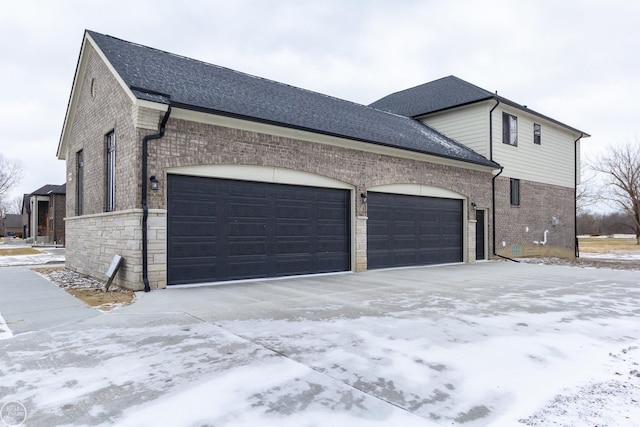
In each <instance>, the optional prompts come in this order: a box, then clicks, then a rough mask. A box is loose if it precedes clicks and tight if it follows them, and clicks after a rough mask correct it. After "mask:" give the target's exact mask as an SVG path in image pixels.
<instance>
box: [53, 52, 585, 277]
mask: <svg viewBox="0 0 640 427" xmlns="http://www.w3.org/2000/svg"><path fill="white" fill-rule="evenodd" d="M88 49H89V51H88V52H87V53H88V54H89V58H88V62H87V67H86V73H85V75H84V79H83V81H82V82H80V84H79V86H78V90H80V91H81V92H80V94H79V97H78V101H77V110H76V117H75V120H74V122H73V128H72V131H71V133H70V135H71V136H70V138H69V139H68V142H67V153H66V158H67V217H68V218H67V223H66V232H67V239H66V244H67V267H69V268H71V269H73V270H76V271H79V272H81V273H83V274H87V275H90V276H94V277H97V278H100V279H101V280H105V277H104V276H103V274H104V272H105V271H106V270H107V268H108V265H109V263H110V261H111V259H112V257H113V255H115V254H119V255H122V256H123V257H124V258H125V264H124V266H123V268H122V269H121V271H120V273H119V274H118V278H117V280H116V282H115V283H116V284H118V285H120V286H124V287H127V288H131V289H141V287H142V265H141V242H140V240H141V217H142V210H141V209H140V193H141V191H140V162H141V155H140V152H141V149H140V147H141V140H142V138H143V137H144V136H145V135H148V134H150V133H155V132H157V125H158V123H159V121H160V118H161V115H162V113H160V112H157V111H152V110H148V109H145V108H142V107H135V106H133V105H132V103H131V100H130V99H129V98H128V96H127V95H126V94H125V93H124V91H123V90H122V89H121V88H120V87H119V85H118V83H117V82H116V80H115V78H114V77H113V76H112V75H111V74H110V72H109V70H108V68H107V67H106V66H105V64H104V63H103V62H102V61H101V59H100V58H99V57H98V56H97V55H96V54H95V52H92V51H91V48H90V47H89V48H88ZM92 81H93V82H94V87H95V96H92V94H91V93H90V87H91V82H92ZM111 130H115V134H116V212H109V213H105V212H104V205H105V176H104V166H105V148H104V135H105V134H106V133H108V132H110V131H111ZM80 149H82V150H83V153H84V162H85V168H84V200H85V203H84V206H83V213H84V215H83V216H81V217H75V212H76V184H77V183H76V182H75V175H76V174H75V172H76V164H75V161H76V156H75V153H76V152H77V151H78V150H80ZM194 165H253V166H271V167H279V168H287V169H293V170H297V171H304V172H308V173H312V174H316V175H320V176H324V177H329V178H333V179H336V180H339V181H341V182H344V183H347V184H350V185H352V186H353V187H354V188H355V191H356V194H359V193H360V192H365V191H366V190H367V189H368V188H371V187H374V186H379V185H387V184H421V185H428V186H433V187H441V188H445V189H448V190H451V191H454V192H456V193H458V194H461V195H462V196H464V197H466V198H467V199H468V201H469V202H475V203H476V204H477V207H478V208H482V209H487V212H488V215H487V216H488V218H487V221H488V225H489V227H488V231H489V232H488V234H489V236H488V239H489V242H492V238H493V237H492V232H493V231H492V230H491V216H490V215H491V173H490V172H482V171H476V170H469V169H465V168H460V167H454V166H446V165H440V164H433V163H429V162H425V161H420V160H416V159H407V158H399V157H393V156H388V155H383V154H376V153H372V152H365V151H360V150H356V149H352V148H346V147H340V146H334V145H325V144H319V143H314V142H309V141H304V140H298V139H293V138H287V137H282V136H274V135H269V134H264V133H258V132H251V131H246V130H240V129H234V128H228V127H223V126H217V125H212V124H204V123H197V122H192V121H186V120H181V119H176V118H170V119H169V122H168V123H167V131H166V135H165V137H164V138H162V139H159V140H155V141H152V142H151V143H150V145H149V169H148V175H149V176H151V175H155V176H157V177H158V179H159V180H160V189H159V191H150V192H149V208H150V210H151V212H152V214H150V216H149V259H148V260H149V279H150V284H151V287H152V288H161V287H165V286H166V193H165V185H166V171H167V169H168V168H172V167H182V166H194ZM505 182H506V184H505ZM505 185H506V193H504V190H505ZM508 186H509V181H508V179H507V180H504V179H498V187H499V192H498V194H500V195H501V196H500V197H501V198H500V203H499V204H498V213H499V216H498V219H499V224H498V230H499V239H500V240H505V241H506V242H507V243H508V245H509V246H508V247H507V248H506V249H501V251H503V252H505V251H506V250H507V249H511V246H513V245H518V244H519V245H521V246H523V247H525V246H526V247H527V248H528V247H529V246H530V245H526V244H525V243H526V242H529V241H533V240H542V234H541V231H544V227H547V228H549V230H550V231H552V233H551V235H550V238H549V241H550V245H549V247H551V246H553V247H556V246H557V247H561V248H569V247H570V245H569V244H568V243H567V241H568V240H571V241H572V239H573V237H572V236H569V235H568V234H567V232H566V230H568V228H569V220H570V219H569V215H568V213H567V211H566V209H565V208H564V207H563V208H562V209H560V210H559V211H557V212H556V211H555V210H553V209H551V206H554V205H555V206H560V202H561V201H563V200H562V199H563V198H564V197H566V194H564V193H562V194H560V193H561V192H560V191H556V190H558V189H554V188H551V189H549V188H546V187H544V186H538V185H536V184H533V183H531V185H530V184H529V183H525V182H523V183H522V188H521V191H522V195H521V198H522V201H523V205H522V206H521V207H520V208H511V207H510V206H509V205H508V203H509V198H508V195H509V193H508ZM547 187H549V186H547ZM549 190H552V191H555V193H556V194H555V195H554V197H555V199H554V201H553V202H552V203H547V204H545V203H543V200H542V199H544V198H545V197H546V196H545V194H546V192H547V191H549ZM503 193H504V194H505V195H504V197H503V196H502V194H503ZM556 199H557V200H556ZM504 200H506V206H505V203H504ZM545 200H546V199H545ZM565 202H566V201H565ZM565 204H566V203H565ZM540 205H541V206H543V208H542V209H540V208H539V206H540ZM563 206H564V205H563ZM534 207H537V210H534ZM552 215H553V216H558V217H559V218H560V220H561V222H560V225H559V226H556V227H552V226H551V225H549V224H547V222H548V221H550V220H551V216H552ZM353 216H354V227H355V234H356V236H355V241H354V243H353V245H354V251H355V263H354V270H355V271H365V270H366V268H367V264H366V216H367V212H366V204H364V203H361V202H359V201H358V203H356V211H355V212H354V213H353ZM472 217H473V215H472V213H470V214H469V218H470V219H472ZM524 224H529V226H530V232H529V233H528V234H527V233H523V232H522V230H521V229H522V228H523V225H524ZM465 228H466V230H467V234H468V239H467V244H468V253H469V261H473V260H474V259H475V250H474V248H475V222H474V221H473V220H471V221H469V222H468V223H467V224H466V225H465ZM560 229H562V230H563V232H562V233H561V234H560V233H558V232H557V230H560ZM540 230H541V231H540ZM569 237H570V238H569ZM491 251H492V248H491V245H489V252H490V253H491Z"/></svg>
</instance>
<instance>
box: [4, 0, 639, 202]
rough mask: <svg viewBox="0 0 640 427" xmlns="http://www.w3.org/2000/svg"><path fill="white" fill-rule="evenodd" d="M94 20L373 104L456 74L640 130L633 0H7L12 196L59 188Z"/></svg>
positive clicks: (615, 130)
mask: <svg viewBox="0 0 640 427" xmlns="http://www.w3.org/2000/svg"><path fill="white" fill-rule="evenodd" d="M85 29H90V30H94V31H97V32H101V33H104V34H109V35H112V36H115V37H118V38H121V39H124V40H128V41H132V42H136V43H140V44H144V45H147V46H151V47H154V48H158V49H161V50H165V51H169V52H172V53H176V54H180V55H184V56H188V57H191V58H195V59H199V60H202V61H205V62H210V63H214V64H217V65H221V66H225V67H229V68H233V69H236V70H239V71H243V72H246V73H250V74H254V75H258V76H261V77H266V78H269V79H273V80H277V81H280V82H283V83H287V84H291V85H294V86H299V87H302V88H305V89H310V90H314V91H318V92H322V93H325V94H328V95H332V96H335V97H339V98H343V99H347V100H350V101H355V102H359V103H363V104H369V103H371V102H373V101H375V100H377V99H379V98H381V97H382V96H384V95H387V94H389V93H392V92H395V91H398V90H402V89H406V88H409V87H412V86H416V85H419V84H422V83H425V82H428V81H431V80H435V79H438V78H440V77H444V76H448V75H455V76H458V77H460V78H462V79H464V80H467V81H469V82H471V83H474V84H476V85H478V86H480V87H482V88H484V89H487V90H490V91H496V90H497V91H498V93H499V94H500V95H502V96H504V97H506V98H509V99H511V100H513V101H515V102H518V103H520V104H524V105H527V106H528V107H529V108H531V109H534V110H536V111H538V112H540V113H542V114H545V115H548V116H551V117H553V118H555V119H557V120H559V121H561V122H563V123H566V124H568V125H570V126H572V127H575V128H578V129H580V130H583V131H585V132H587V133H589V134H591V135H592V137H591V138H588V139H585V140H583V145H582V147H583V153H585V154H587V155H591V156H593V155H597V154H598V152H599V150H602V147H603V146H606V145H607V144H609V143H620V142H624V141H628V140H635V139H636V136H637V135H638V133H639V127H640V2H639V1H637V0H609V1H606V2H604V1H593V0H568V1H563V0H531V1H527V0H517V1H516V0H513V1H507V0H485V1H477V0H447V1H445V0H442V1H436V0H404V1H403V0H388V1H383V0H314V1H306V0H282V1H275V0H274V1H266V0H263V1H258V0H253V1H252V0H233V1H230V0H225V1H217V0H212V1H196V0H188V1H183V2H178V1H175V0H168V1H166V0H128V1H120V0H110V1H108V2H93V1H88V0H83V1H64V0H57V1H46V0H43V1H31V0H3V2H2V9H1V10H0V85H2V88H1V94H2V95H1V101H2V102H0V129H1V131H2V132H1V133H0V153H2V154H3V155H4V156H5V157H11V158H19V159H21V160H22V161H23V163H24V171H25V174H24V178H23V180H22V182H21V183H20V185H18V186H17V187H16V188H15V189H14V191H12V192H11V194H10V197H11V198H13V197H16V196H19V195H22V194H23V193H30V192H32V191H34V190H36V189H38V188H39V187H41V186H42V185H45V184H63V183H64V182H65V165H64V162H63V161H60V160H57V158H56V149H57V146H58V142H59V138H60V132H61V130H62V124H63V121H64V117H65V112H66V108H67V102H68V100H69V94H70V91H71V84H72V82H73V75H74V72H75V68H76V64H77V60H78V55H79V52H80V45H81V42H82V37H83V33H84V30H85Z"/></svg>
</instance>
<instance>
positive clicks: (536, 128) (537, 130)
mask: <svg viewBox="0 0 640 427" xmlns="http://www.w3.org/2000/svg"><path fill="white" fill-rule="evenodd" d="M541 135H542V127H541V126H540V125H539V124H537V123H534V124H533V143H534V144H538V145H540V142H541V141H540V137H541Z"/></svg>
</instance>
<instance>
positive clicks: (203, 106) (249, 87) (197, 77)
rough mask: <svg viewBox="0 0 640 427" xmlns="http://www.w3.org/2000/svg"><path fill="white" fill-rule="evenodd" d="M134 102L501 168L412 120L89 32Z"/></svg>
mask: <svg viewBox="0 0 640 427" xmlns="http://www.w3.org/2000/svg"><path fill="white" fill-rule="evenodd" d="M87 34H88V35H89V36H90V37H91V38H92V39H93V40H94V41H95V43H96V44H97V45H98V47H99V48H100V50H101V51H102V52H103V53H104V55H105V56H106V58H107V59H108V61H109V62H110V63H111V65H112V66H113V67H114V69H115V70H116V71H117V73H118V74H119V75H120V77H121V78H122V80H123V81H124V82H125V84H126V85H127V86H128V87H129V88H130V90H131V91H132V92H133V94H134V95H135V96H136V97H137V98H138V99H143V100H148V101H153V102H161V103H169V102H170V103H171V105H172V106H174V107H179V108H185V109H189V110H196V111H203V112H207V113H212V114H219V115H224V116H228V117H235V118H239V119H244V120H250V121H256V122H260V123H267V124H274V125H277V126H284V127H289V128H293V129H299V130H305V131H310V132H314V133H320V134H326V135H331V136H337V137H341V138H347V139H351V140H356V141H363V142H367V143H372V144H377V145H383V146H389V147H394V148H400V149H405V150H409V151H413V152H418V153H424V154H431V155H434V156H438V157H444V158H449V159H454V160H461V161H464V162H469V163H474V164H479V165H483V166H489V167H493V168H497V167H499V166H498V165H497V164H496V163H495V162H492V161H490V160H488V159H486V158H485V157H483V156H481V155H479V154H478V153H476V152H475V151H473V150H471V149H469V148H468V147H466V146H464V145H462V144H460V143H458V142H456V141H454V140H452V139H450V138H447V137H446V136H444V135H442V134H440V133H439V132H437V131H436V130H434V129H433V128H431V127H429V126H427V125H424V124H422V123H420V122H418V121H416V120H413V119H411V118H408V117H405V116H402V115H397V114H390V113H388V112H384V111H381V110H378V109H375V108H371V107H367V106H364V105H360V104H356V103H353V102H349V101H344V100H341V99H337V98H334V97H330V96H327V95H323V94H320V93H317V92H312V91H309V90H305V89H300V88H297V87H294V86H290V85H286V84H283V83H278V82H275V81H272V80H267V79H264V78H260V77H255V76H252V75H249V74H244V73H241V72H238V71H234V70H231V69H228V68H224V67H220V66H217V65H212V64H208V63H205V62H201V61H196V60H193V59H190V58H186V57H183V56H179V55H174V54H171V53H168V52H164V51H160V50H157V49H153V48H149V47H146V46H142V45H139V44H135V43H130V42H127V41H124V40H120V39H117V38H114V37H111V36H107V35H103V34H99V33H96V32H93V31H87Z"/></svg>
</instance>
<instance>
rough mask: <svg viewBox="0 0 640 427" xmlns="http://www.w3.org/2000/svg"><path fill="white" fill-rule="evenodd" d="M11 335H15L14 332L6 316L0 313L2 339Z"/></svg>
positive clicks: (0, 337)
mask: <svg viewBox="0 0 640 427" xmlns="http://www.w3.org/2000/svg"><path fill="white" fill-rule="evenodd" d="M11 337H13V333H12V332H11V329H9V327H8V326H7V322H5V320H4V318H3V317H2V313H0V340H5V339H7V338H11Z"/></svg>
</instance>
